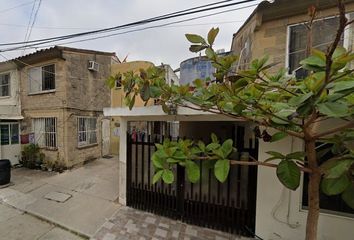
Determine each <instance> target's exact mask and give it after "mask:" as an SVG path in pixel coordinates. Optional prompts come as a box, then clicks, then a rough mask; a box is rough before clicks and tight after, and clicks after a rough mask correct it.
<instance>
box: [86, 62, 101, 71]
mask: <svg viewBox="0 0 354 240" xmlns="http://www.w3.org/2000/svg"><path fill="white" fill-rule="evenodd" d="M99 67H100V66H99V64H98V63H97V62H95V61H89V62H88V70H90V71H95V72H98V70H99Z"/></svg>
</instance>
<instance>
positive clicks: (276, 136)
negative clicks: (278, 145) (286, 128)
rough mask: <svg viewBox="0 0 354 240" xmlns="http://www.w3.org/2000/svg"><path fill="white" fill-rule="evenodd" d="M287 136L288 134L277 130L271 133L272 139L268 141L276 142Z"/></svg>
mask: <svg viewBox="0 0 354 240" xmlns="http://www.w3.org/2000/svg"><path fill="white" fill-rule="evenodd" d="M287 136H288V134H287V133H285V132H277V133H276V134H273V136H272V139H271V140H270V141H271V142H276V141H279V140H282V139H283V138H285V137H287Z"/></svg>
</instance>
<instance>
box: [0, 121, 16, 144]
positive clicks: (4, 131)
mask: <svg viewBox="0 0 354 240" xmlns="http://www.w3.org/2000/svg"><path fill="white" fill-rule="evenodd" d="M0 136H1V139H0V140H1V145H12V144H19V142H20V140H19V129H18V123H5V124H1V125H0Z"/></svg>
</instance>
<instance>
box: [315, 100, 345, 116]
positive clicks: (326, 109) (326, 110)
mask: <svg viewBox="0 0 354 240" xmlns="http://www.w3.org/2000/svg"><path fill="white" fill-rule="evenodd" d="M317 107H318V110H319V111H320V113H322V114H324V115H327V116H328V117H345V116H347V115H348V111H349V109H348V106H347V105H345V104H342V103H339V102H325V103H319V104H317Z"/></svg>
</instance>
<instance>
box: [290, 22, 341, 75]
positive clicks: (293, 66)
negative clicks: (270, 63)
mask: <svg viewBox="0 0 354 240" xmlns="http://www.w3.org/2000/svg"><path fill="white" fill-rule="evenodd" d="M338 21H339V18H338V17H331V18H327V19H321V20H318V21H315V22H314V23H313V27H312V42H313V48H316V49H319V50H321V51H326V49H327V47H328V46H329V45H330V44H331V43H332V42H333V40H334V39H335V37H336V34H337V28H338V23H339V22H338ZM307 33H308V30H307V27H306V26H305V24H303V23H301V24H298V25H293V26H290V27H289V46H288V49H289V51H288V66H287V67H288V69H289V74H292V73H294V72H295V74H296V76H297V77H299V78H303V77H306V76H307V72H306V71H305V70H303V69H300V68H299V67H300V61H301V60H303V59H304V58H305V57H306V45H307ZM343 44H344V41H343V38H342V40H341V41H340V43H339V45H340V46H343Z"/></svg>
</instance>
